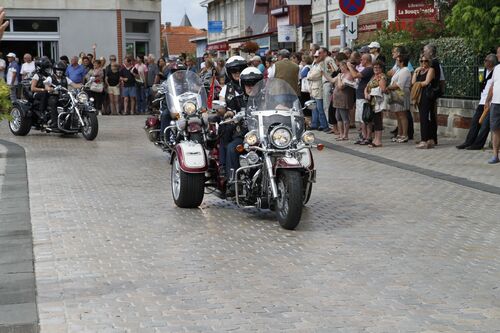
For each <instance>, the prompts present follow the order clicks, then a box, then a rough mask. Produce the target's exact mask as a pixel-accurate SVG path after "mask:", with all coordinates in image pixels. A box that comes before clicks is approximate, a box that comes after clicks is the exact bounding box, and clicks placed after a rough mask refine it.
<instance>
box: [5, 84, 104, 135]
mask: <svg viewBox="0 0 500 333" xmlns="http://www.w3.org/2000/svg"><path fill="white" fill-rule="evenodd" d="M91 83H92V80H90V81H89V82H88V83H87V84H86V85H85V86H83V87H82V88H79V89H67V88H64V87H62V86H60V85H59V86H56V85H53V84H52V87H53V88H54V92H53V94H56V95H57V96H58V102H57V113H58V116H57V128H56V129H52V128H50V127H47V123H48V121H49V118H50V114H49V112H48V111H47V110H45V112H41V111H40V106H39V105H40V100H38V99H36V98H34V94H33V93H31V90H30V82H29V81H25V82H23V96H24V97H25V99H19V100H17V101H16V102H14V103H13V105H12V109H11V111H10V115H11V117H12V119H11V120H10V121H9V128H10V131H11V132H12V134H14V135H16V136H25V135H28V133H29V132H30V131H31V128H32V127H33V128H35V129H37V130H40V131H42V132H47V133H50V132H56V133H63V134H77V133H82V135H83V137H84V138H85V139H86V140H94V139H95V138H96V136H97V133H98V131H99V124H98V121H97V114H96V109H95V108H94V106H93V105H92V102H93V99H92V98H89V96H88V94H87V93H86V92H85V90H86V89H88V88H89V86H90V84H91Z"/></svg>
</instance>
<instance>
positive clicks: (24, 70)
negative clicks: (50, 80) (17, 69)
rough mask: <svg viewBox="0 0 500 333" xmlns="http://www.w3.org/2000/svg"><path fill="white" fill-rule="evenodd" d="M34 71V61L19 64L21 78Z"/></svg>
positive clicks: (27, 76) (26, 77)
mask: <svg viewBox="0 0 500 333" xmlns="http://www.w3.org/2000/svg"><path fill="white" fill-rule="evenodd" d="M34 71H35V62H34V61H32V62H25V63H24V64H23V65H22V66H21V76H22V77H23V79H28V78H29V77H30V76H31V74H32V73H33V72H34Z"/></svg>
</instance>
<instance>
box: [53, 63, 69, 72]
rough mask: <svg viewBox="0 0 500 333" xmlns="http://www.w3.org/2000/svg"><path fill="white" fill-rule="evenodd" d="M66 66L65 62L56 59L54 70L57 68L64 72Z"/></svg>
mask: <svg viewBox="0 0 500 333" xmlns="http://www.w3.org/2000/svg"><path fill="white" fill-rule="evenodd" d="M67 67H68V66H67V65H66V63H65V62H64V61H58V62H57V63H56V64H55V65H54V70H59V71H64V72H66V68H67Z"/></svg>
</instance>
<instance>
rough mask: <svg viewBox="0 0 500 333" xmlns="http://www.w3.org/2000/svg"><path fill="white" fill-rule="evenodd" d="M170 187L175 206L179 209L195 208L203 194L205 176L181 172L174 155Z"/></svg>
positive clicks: (201, 199)
mask: <svg viewBox="0 0 500 333" xmlns="http://www.w3.org/2000/svg"><path fill="white" fill-rule="evenodd" d="M170 187H171V189H172V197H173V198H174V202H175V204H176V205H177V206H178V207H180V208H196V207H198V206H199V205H201V202H202V201H203V195H204V194H205V192H204V191H205V174H204V173H186V172H184V171H182V170H181V167H180V165H179V159H178V157H177V155H174V157H173V161H172V171H171V177H170Z"/></svg>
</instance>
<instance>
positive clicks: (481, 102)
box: [479, 70, 493, 105]
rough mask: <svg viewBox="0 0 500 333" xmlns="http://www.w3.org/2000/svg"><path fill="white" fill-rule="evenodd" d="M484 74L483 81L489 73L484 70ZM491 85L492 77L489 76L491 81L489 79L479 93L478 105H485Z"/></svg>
mask: <svg viewBox="0 0 500 333" xmlns="http://www.w3.org/2000/svg"><path fill="white" fill-rule="evenodd" d="M484 74H485V77H484V78H485V79H486V78H487V77H488V75H490V72H488V70H486V72H485V73H484ZM492 83H493V76H491V79H489V80H488V81H487V82H486V85H485V86H484V89H483V91H481V98H480V99H479V105H484V104H486V98H487V97H488V92H489V91H490V87H491V84H492Z"/></svg>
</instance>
